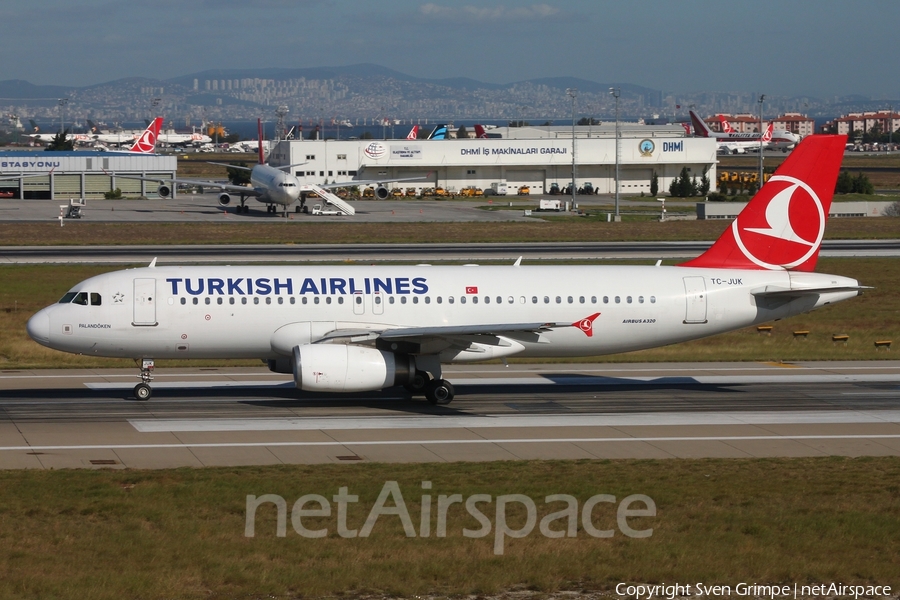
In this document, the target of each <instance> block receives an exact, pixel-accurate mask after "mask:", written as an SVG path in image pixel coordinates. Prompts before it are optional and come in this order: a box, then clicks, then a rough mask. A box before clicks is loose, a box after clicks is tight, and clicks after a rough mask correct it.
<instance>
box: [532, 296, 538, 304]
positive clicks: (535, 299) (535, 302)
mask: <svg viewBox="0 0 900 600" xmlns="http://www.w3.org/2000/svg"><path fill="white" fill-rule="evenodd" d="M531 303H532V304H537V296H532V297H531Z"/></svg>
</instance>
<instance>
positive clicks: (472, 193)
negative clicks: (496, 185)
mask: <svg viewBox="0 0 900 600" xmlns="http://www.w3.org/2000/svg"><path fill="white" fill-rule="evenodd" d="M459 195H460V196H466V197H468V198H478V197H480V196H484V190H482V189H481V188H479V187H475V186H474V185H470V186H468V187H464V188H463V189H461V190H460V191H459Z"/></svg>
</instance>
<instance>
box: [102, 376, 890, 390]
mask: <svg viewBox="0 0 900 600" xmlns="http://www.w3.org/2000/svg"><path fill="white" fill-rule="evenodd" d="M452 381H453V385H455V386H479V385H481V386H485V385H498V386H499V385H502V386H512V385H574V386H591V385H596V386H619V385H750V384H760V383H772V384H779V383H896V382H900V374H884V375H874V374H859V375H853V374H848V375H834V374H827V373H826V374H815V375H697V376H661V377H652V376H649V377H644V376H639V377H627V376H615V375H562V376H559V375H558V373H551V374H534V375H533V376H532V375H530V374H529V375H526V376H524V377H475V378H453V379H452ZM84 385H85V387H87V388H88V389H91V390H129V389H131V388H132V387H133V386H131V385H130V384H128V383H119V382H110V381H104V382H88V383H85V384H84ZM153 387H155V388H158V389H178V388H185V389H190V388H194V389H200V388H204V389H215V388H231V387H283V388H292V387H294V383H293V382H292V381H248V380H243V381H241V380H232V381H229V380H222V381H160V382H155V383H154V384H153Z"/></svg>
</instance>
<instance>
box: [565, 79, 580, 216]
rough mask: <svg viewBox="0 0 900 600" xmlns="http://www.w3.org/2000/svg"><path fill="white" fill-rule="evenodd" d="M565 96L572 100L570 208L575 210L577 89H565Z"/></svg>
mask: <svg viewBox="0 0 900 600" xmlns="http://www.w3.org/2000/svg"><path fill="white" fill-rule="evenodd" d="M566 94H568V95H569V97H570V98H571V99H572V208H573V209H574V208H575V96H576V95H577V94H578V88H566Z"/></svg>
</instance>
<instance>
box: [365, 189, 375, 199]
mask: <svg viewBox="0 0 900 600" xmlns="http://www.w3.org/2000/svg"><path fill="white" fill-rule="evenodd" d="M362 197H363V198H374V197H375V188H372V187H367V188H366V189H364V190H363V193H362Z"/></svg>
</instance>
